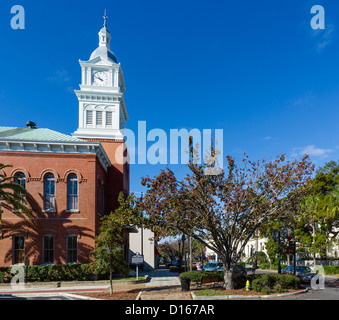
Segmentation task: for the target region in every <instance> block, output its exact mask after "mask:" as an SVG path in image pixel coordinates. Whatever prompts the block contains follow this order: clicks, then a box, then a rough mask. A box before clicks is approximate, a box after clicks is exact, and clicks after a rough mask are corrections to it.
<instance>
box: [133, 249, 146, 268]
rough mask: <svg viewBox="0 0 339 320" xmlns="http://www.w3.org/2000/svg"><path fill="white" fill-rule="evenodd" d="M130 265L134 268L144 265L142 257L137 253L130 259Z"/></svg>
mask: <svg viewBox="0 0 339 320" xmlns="http://www.w3.org/2000/svg"><path fill="white" fill-rule="evenodd" d="M131 264H133V265H135V266H140V265H143V264H144V256H143V255H141V254H139V253H138V252H137V253H136V254H135V255H134V256H132V257H131Z"/></svg>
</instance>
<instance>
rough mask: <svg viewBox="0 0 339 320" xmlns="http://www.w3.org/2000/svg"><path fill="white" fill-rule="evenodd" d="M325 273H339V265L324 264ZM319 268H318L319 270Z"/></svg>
mask: <svg viewBox="0 0 339 320" xmlns="http://www.w3.org/2000/svg"><path fill="white" fill-rule="evenodd" d="M323 268H324V272H325V274H339V266H323ZM318 271H319V270H318V269H317V272H318Z"/></svg>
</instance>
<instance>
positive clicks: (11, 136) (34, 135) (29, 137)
mask: <svg viewBox="0 0 339 320" xmlns="http://www.w3.org/2000/svg"><path fill="white" fill-rule="evenodd" d="M0 140H22V141H50V142H84V140H81V139H78V138H75V137H72V136H68V135H66V134H63V133H60V132H57V131H53V130H50V129H44V128H37V129H31V128H15V127H0Z"/></svg>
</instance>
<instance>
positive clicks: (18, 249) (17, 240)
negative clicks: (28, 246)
mask: <svg viewBox="0 0 339 320" xmlns="http://www.w3.org/2000/svg"><path fill="white" fill-rule="evenodd" d="M13 249H14V264H17V263H24V259H25V238H24V237H23V236H15V237H14V239H13Z"/></svg>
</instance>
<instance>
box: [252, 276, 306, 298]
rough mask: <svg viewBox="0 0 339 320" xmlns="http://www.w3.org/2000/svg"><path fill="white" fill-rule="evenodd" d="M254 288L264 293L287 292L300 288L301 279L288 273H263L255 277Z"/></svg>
mask: <svg viewBox="0 0 339 320" xmlns="http://www.w3.org/2000/svg"><path fill="white" fill-rule="evenodd" d="M252 288H253V290H255V291H257V292H261V293H263V294H269V293H275V292H278V293H279V292H285V291H287V290H289V289H299V288H300V279H299V278H298V277H295V276H292V275H286V274H262V275H257V276H256V277H255V278H254V279H253V281H252Z"/></svg>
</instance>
